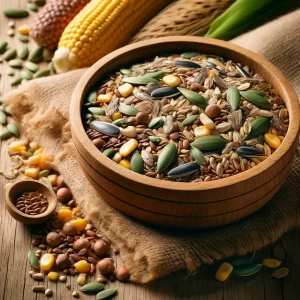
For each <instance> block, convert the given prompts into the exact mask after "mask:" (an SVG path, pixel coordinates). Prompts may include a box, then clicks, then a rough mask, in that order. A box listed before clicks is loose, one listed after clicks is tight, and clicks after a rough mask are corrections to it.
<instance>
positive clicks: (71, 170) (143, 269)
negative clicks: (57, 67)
mask: <svg viewBox="0 0 300 300" xmlns="http://www.w3.org/2000/svg"><path fill="white" fill-rule="evenodd" d="M233 42H234V43H236V44H239V45H241V46H244V47H246V48H248V49H251V50H253V51H255V52H258V53H260V54H262V55H263V56H265V57H266V58H268V59H269V60H270V61H271V62H273V63H274V64H275V65H277V67H279V69H281V71H282V72H283V73H284V74H285V75H286V76H287V78H288V79H289V80H290V82H291V83H292V85H293V86H294V88H295V90H296V92H297V94H298V96H299V95H300V76H299V70H300V65H299V62H300V10H297V11H295V12H293V13H290V14H289V15H286V16H284V17H281V18H280V19H278V20H275V21H273V22H272V23H269V24H267V25H265V26H263V27H260V28H258V29H256V30H254V31H252V32H249V33H247V34H245V35H243V36H240V37H238V38H236V39H235V40H233ZM84 71H85V70H77V71H73V72H70V73H67V74H63V75H57V76H52V77H49V78H45V79H38V80H34V81H32V82H30V83H28V84H27V85H25V86H24V87H20V88H19V89H17V90H15V91H13V92H11V93H10V94H8V95H7V97H6V99H7V102H9V103H11V104H12V111H13V115H14V116H15V118H16V120H17V121H18V122H19V124H20V125H21V127H22V131H23V133H24V135H26V136H28V137H30V138H33V139H36V140H38V141H39V142H40V144H41V145H42V146H43V147H44V148H46V149H48V150H49V151H51V152H52V153H54V154H55V155H56V157H60V158H61V162H60V163H59V164H58V165H57V168H58V170H59V171H60V172H61V174H62V175H63V176H64V178H65V180H66V182H67V184H68V185H69V186H70V187H71V189H72V192H73V194H74V197H75V199H76V200H77V201H78V203H79V204H80V206H81V207H82V210H83V212H84V214H85V215H86V216H87V217H88V218H90V219H91V220H92V221H93V223H94V224H95V226H96V227H97V228H98V229H99V230H100V231H101V232H102V233H103V234H105V235H106V236H107V237H108V238H109V239H110V240H111V241H112V243H113V245H114V246H115V247H116V248H118V249H119V250H120V254H121V256H122V259H123V260H124V263H125V265H126V266H127V267H128V268H129V270H130V272H131V280H132V281H135V282H149V281H151V280H154V279H156V278H159V277H161V276H164V275H167V274H168V273H170V272H173V271H176V270H179V269H184V268H187V269H188V270H189V271H193V270H194V269H195V268H197V267H199V266H200V265H201V264H211V263H213V262H214V261H215V260H218V259H221V258H225V257H229V256H231V255H235V254H238V255H243V254H245V253H247V252H249V251H253V250H257V249H259V248H261V247H263V246H266V245H268V244H270V243H272V242H274V241H276V240H277V239H278V238H279V237H280V236H281V235H282V234H283V233H285V232H286V231H288V230H290V229H292V228H294V227H295V226H297V225H299V224H300V184H299V183H300V159H299V158H296V159H295V162H294V165H293V168H292V170H291V172H290V175H289V177H288V179H287V181H286V183H285V184H284V186H283V187H282V188H281V190H280V191H279V192H278V194H277V195H276V196H275V197H274V199H273V200H272V201H271V202H270V203H269V204H268V205H267V206H265V207H264V208H263V209H262V210H261V211H259V212H258V213H256V214H255V215H253V216H251V217H249V218H247V219H245V220H243V221H241V222H239V223H236V224H232V225H229V226H226V227H224V228H219V229H215V230H207V231H204V232H203V231H202V232H193V233H190V232H179V231H176V232H171V231H166V230H158V229H153V228H151V227H148V226H147V225H143V224H141V223H138V222H136V221H134V220H132V219H130V218H128V217H126V216H124V215H122V214H121V213H119V212H118V211H116V210H115V209H113V208H111V207H110V206H109V205H107V204H106V203H105V202H104V201H103V199H101V198H100V197H99V196H98V195H97V194H96V192H95V190H94V189H93V188H92V186H91V185H90V184H89V182H88V181H87V179H86V178H85V176H84V174H83V172H82V171H81V168H80V166H79V164H78V163H77V161H76V159H75V157H74V151H73V149H72V140H71V136H70V128H69V123H68V118H69V106H70V100H71V95H72V91H73V89H74V87H75V85H76V83H77V82H78V80H79V78H80V77H81V76H82V74H83V73H84ZM62 150H63V151H62Z"/></svg>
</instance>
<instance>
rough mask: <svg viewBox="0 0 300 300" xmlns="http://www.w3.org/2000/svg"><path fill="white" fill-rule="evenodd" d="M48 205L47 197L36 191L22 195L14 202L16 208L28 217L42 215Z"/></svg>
mask: <svg viewBox="0 0 300 300" xmlns="http://www.w3.org/2000/svg"><path fill="white" fill-rule="evenodd" d="M48 204H49V203H48V200H47V197H46V196H45V195H43V194H42V193H40V192H38V191H35V192H26V193H22V194H21V196H20V197H18V199H17V200H16V208H17V209H18V210H20V211H21V212H23V213H24V214H28V215H39V214H42V213H44V212H45V211H46V210H47V208H48Z"/></svg>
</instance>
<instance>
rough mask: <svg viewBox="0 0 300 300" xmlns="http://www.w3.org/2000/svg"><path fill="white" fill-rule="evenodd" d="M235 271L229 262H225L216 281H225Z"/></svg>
mask: <svg viewBox="0 0 300 300" xmlns="http://www.w3.org/2000/svg"><path fill="white" fill-rule="evenodd" d="M232 271H233V266H232V265H231V264H229V263H227V262H223V263H222V264H221V266H220V267H219V269H218V271H217V273H216V279H217V280H219V281H225V280H226V279H228V277H229V276H230V274H231V272H232Z"/></svg>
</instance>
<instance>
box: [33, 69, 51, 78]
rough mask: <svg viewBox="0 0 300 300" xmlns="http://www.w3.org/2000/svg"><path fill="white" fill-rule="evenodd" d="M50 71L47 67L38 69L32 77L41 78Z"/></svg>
mask: <svg viewBox="0 0 300 300" xmlns="http://www.w3.org/2000/svg"><path fill="white" fill-rule="evenodd" d="M50 73H51V71H50V70H49V69H43V70H38V71H37V72H36V73H35V74H34V75H33V78H41V77H46V76H49V75H50Z"/></svg>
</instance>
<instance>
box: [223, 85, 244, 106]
mask: <svg viewBox="0 0 300 300" xmlns="http://www.w3.org/2000/svg"><path fill="white" fill-rule="evenodd" d="M226 99H227V102H228V103H229V105H230V106H231V108H232V110H237V109H238V108H239V107H240V102H241V95H240V92H239V90H238V89H237V88H236V87H234V86H232V87H230V88H229V89H228V90H227V92H226Z"/></svg>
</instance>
